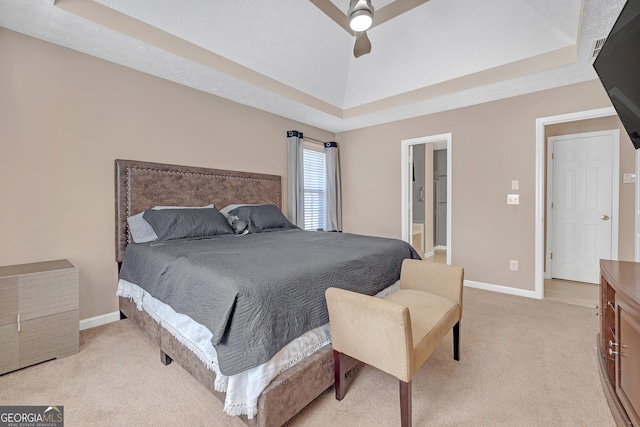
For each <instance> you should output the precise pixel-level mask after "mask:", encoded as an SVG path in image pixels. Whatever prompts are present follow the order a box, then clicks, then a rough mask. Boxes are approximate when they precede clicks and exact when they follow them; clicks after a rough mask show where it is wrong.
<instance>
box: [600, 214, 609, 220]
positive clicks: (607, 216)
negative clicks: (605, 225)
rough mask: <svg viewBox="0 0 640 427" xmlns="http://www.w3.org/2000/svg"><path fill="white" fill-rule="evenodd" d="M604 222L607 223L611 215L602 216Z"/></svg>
mask: <svg viewBox="0 0 640 427" xmlns="http://www.w3.org/2000/svg"><path fill="white" fill-rule="evenodd" d="M601 218H602V219H603V220H604V221H607V220H608V219H609V215H602V217H601Z"/></svg>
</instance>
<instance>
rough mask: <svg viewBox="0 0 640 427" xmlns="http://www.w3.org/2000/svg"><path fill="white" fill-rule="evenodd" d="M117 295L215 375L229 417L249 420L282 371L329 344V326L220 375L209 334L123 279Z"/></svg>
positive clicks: (188, 318) (215, 385)
mask: <svg viewBox="0 0 640 427" xmlns="http://www.w3.org/2000/svg"><path fill="white" fill-rule="evenodd" d="M398 287H399V282H396V283H395V284H393V285H391V286H390V287H388V288H386V289H384V290H383V291H381V292H380V293H379V294H378V295H377V296H378V297H384V296H386V295H388V294H390V293H391V292H393V291H395V290H397V289H398ZM116 294H117V296H119V297H125V298H131V299H132V300H133V302H135V303H136V307H137V308H138V310H141V311H142V310H144V311H146V312H147V313H148V314H149V315H150V316H151V317H152V318H153V319H154V320H155V321H156V322H158V323H159V324H160V325H161V326H162V327H164V328H165V329H167V330H168V331H169V333H170V334H172V335H173V336H174V337H175V338H176V339H177V340H178V341H179V342H180V343H182V344H183V345H185V346H186V347H187V348H188V349H189V350H191V351H192V352H193V353H195V354H196V356H197V357H198V358H199V359H200V360H201V361H202V363H204V364H205V366H206V367H207V368H209V369H211V370H212V371H213V372H215V374H216V379H215V382H214V388H215V390H216V391H220V392H223V393H225V401H224V411H225V412H226V413H227V414H229V415H246V416H247V417H248V418H249V419H252V418H253V417H255V415H256V414H257V412H258V397H259V396H260V394H261V393H262V391H263V390H264V389H265V388H266V387H267V385H269V383H270V382H271V381H272V380H273V379H274V378H275V377H276V376H278V375H279V374H280V373H281V372H283V371H285V370H287V369H289V368H290V367H292V366H294V365H296V364H297V363H298V362H300V361H301V360H302V359H304V358H305V357H307V356H309V355H311V354H312V353H314V352H316V351H317V350H319V349H320V348H322V347H324V346H325V345H327V344H330V343H331V331H330V329H329V325H328V324H326V325H323V326H320V327H319V328H316V329H313V330H311V331H309V332H307V333H305V334H304V335H302V336H301V337H299V338H296V339H295V340H293V341H291V342H290V343H289V344H287V345H286V346H285V347H284V348H283V349H282V350H280V351H279V352H278V353H276V355H275V356H274V357H273V358H272V359H271V360H269V361H268V362H265V363H263V364H262V365H259V366H256V367H255V368H251V369H249V370H246V371H243V372H240V373H238V374H236V375H231V376H226V375H223V374H222V373H221V372H220V367H219V366H218V356H217V354H216V351H215V349H214V348H213V345H212V344H211V337H212V334H211V332H210V331H209V330H208V329H207V328H206V327H204V326H203V325H201V324H199V323H197V322H195V321H194V320H193V319H191V318H190V317H189V316H186V315H184V314H179V313H176V312H175V311H173V309H172V308H171V307H169V306H168V305H166V304H164V303H163V302H161V301H159V300H157V299H155V298H154V297H152V296H151V295H150V294H149V293H148V292H147V291H145V290H144V289H142V288H141V287H139V286H138V285H135V284H133V283H131V282H127V281H126V280H122V279H120V280H119V281H118V290H117V292H116Z"/></svg>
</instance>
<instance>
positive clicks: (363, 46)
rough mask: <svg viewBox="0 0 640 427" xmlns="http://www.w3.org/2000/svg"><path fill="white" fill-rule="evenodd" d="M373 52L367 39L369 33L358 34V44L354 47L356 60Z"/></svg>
mask: <svg viewBox="0 0 640 427" xmlns="http://www.w3.org/2000/svg"><path fill="white" fill-rule="evenodd" d="M369 52H371V41H370V40H369V37H367V32H366V31H363V32H361V33H356V43H355V45H354V46H353V56H355V57H356V58H359V57H361V56H362V55H366V54H367V53H369Z"/></svg>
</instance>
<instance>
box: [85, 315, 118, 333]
mask: <svg viewBox="0 0 640 427" xmlns="http://www.w3.org/2000/svg"><path fill="white" fill-rule="evenodd" d="M118 320H120V312H119V311H114V312H113V313H107V314H102V315H100V316H96V317H90V318H88V319H82V320H81V321H80V330H81V331H83V330H85V329H89V328H95V327H96V326H102V325H106V324H107V323H111V322H117V321H118Z"/></svg>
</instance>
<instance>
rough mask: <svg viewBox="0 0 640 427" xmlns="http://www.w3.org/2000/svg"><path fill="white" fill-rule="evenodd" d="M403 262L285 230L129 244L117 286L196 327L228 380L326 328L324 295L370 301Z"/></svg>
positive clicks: (356, 238)
mask: <svg viewBox="0 0 640 427" xmlns="http://www.w3.org/2000/svg"><path fill="white" fill-rule="evenodd" d="M405 258H419V256H418V254H417V253H416V252H415V250H413V248H412V247H411V246H410V245H409V244H407V243H406V242H403V241H401V240H397V239H387V238H381V237H370V236H361V235H356V234H347V233H326V232H314V231H302V230H287V231H278V232H269V233H259V234H249V235H246V236H234V235H232V236H219V237H215V238H210V239H203V240H183V241H167V242H160V243H150V244H149V243H143V244H131V245H129V246H128V247H127V250H126V252H125V257H124V261H123V263H122V268H121V270H120V278H122V279H124V280H127V281H129V282H132V283H135V284H137V285H138V286H140V287H142V288H143V289H145V290H146V291H148V292H149V293H150V294H151V295H153V296H154V297H155V298H157V299H159V300H160V301H162V302H164V303H165V304H168V305H170V306H171V307H172V308H173V309H174V310H175V311H176V312H178V313H183V314H186V315H188V316H190V317H191V318H192V319H193V320H195V321H196V322H198V323H200V324H202V325H204V326H206V327H207V328H208V329H209V330H210V331H211V332H212V333H213V339H212V343H213V346H214V347H215V349H216V351H217V354H218V363H219V365H220V371H221V372H222V373H223V374H225V375H233V374H236V373H238V372H241V371H244V370H247V369H249V368H252V367H254V366H257V365H260V364H262V363H264V362H266V361H268V360H269V359H271V358H272V357H273V356H274V355H275V354H276V353H277V352H278V351H279V350H280V349H281V348H282V347H284V346H285V345H286V344H288V343H289V342H291V341H292V340H294V339H295V338H297V337H299V336H300V335H302V334H303V333H305V332H307V331H309V330H311V329H314V328H317V327H319V326H321V325H323V324H325V323H327V322H328V321H329V317H328V313H327V306H326V302H325V298H324V291H325V290H326V289H327V288H328V287H338V288H343V289H349V290H353V291H357V292H361V293H365V294H369V295H373V294H376V293H377V292H379V291H380V290H382V289H384V288H385V287H387V286H389V285H391V284H393V283H394V282H395V281H397V280H398V279H399V278H400V267H401V264H402V260H403V259H405Z"/></svg>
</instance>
